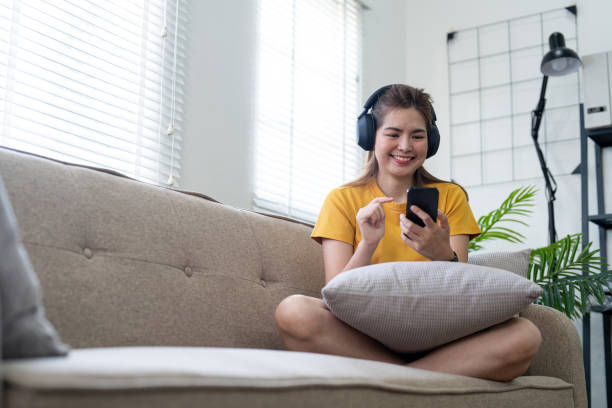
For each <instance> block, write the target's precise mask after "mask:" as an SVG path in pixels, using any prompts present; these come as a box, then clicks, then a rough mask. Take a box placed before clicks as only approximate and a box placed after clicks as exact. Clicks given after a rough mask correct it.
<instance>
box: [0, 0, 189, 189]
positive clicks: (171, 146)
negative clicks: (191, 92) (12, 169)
mask: <svg viewBox="0 0 612 408" xmlns="http://www.w3.org/2000/svg"><path fill="white" fill-rule="evenodd" d="M186 1H187V0H168V1H166V0H141V1H137V0H132V1H123V0H116V1H103V2H99V1H81V0H78V1H77V0H64V1H58V0H48V1H44V0H37V1H35V0H31V1H20V0H7V1H2V2H1V3H0V126H1V130H0V144H1V145H3V146H7V147H11V148H15V149H19V150H25V151H30V152H33V153H37V154H41V155H45V156H49V157H53V158H56V159H59V160H65V161H70V162H77V163H81V164H86V165H91V166H99V167H105V168H110V169H113V170H117V171H120V172H122V173H124V174H127V175H130V176H132V177H135V178H138V179H141V180H144V181H149V182H154V183H160V182H164V183H166V182H170V184H172V181H173V179H177V180H178V178H179V170H180V151H181V146H180V144H181V133H182V132H181V131H182V108H181V106H182V103H183V61H184V58H185V50H184V43H185V32H184V28H185V25H186V15H185V14H186V13H185V12H184V10H185V9H186V5H185V3H186Z"/></svg>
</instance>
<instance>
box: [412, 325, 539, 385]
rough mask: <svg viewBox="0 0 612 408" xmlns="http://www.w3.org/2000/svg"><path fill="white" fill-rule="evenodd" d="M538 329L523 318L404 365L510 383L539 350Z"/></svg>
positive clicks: (522, 372)
mask: <svg viewBox="0 0 612 408" xmlns="http://www.w3.org/2000/svg"><path fill="white" fill-rule="evenodd" d="M540 343H541V334H540V331H539V329H538V328H537V327H536V326H535V325H534V324H533V323H531V322H530V321H529V320H527V319H524V318H512V319H510V320H507V321H506V322H504V323H501V324H498V325H496V326H493V327H490V328H488V329H486V330H483V331H481V332H478V333H475V334H472V335H471V336H467V337H464V338H462V339H459V340H456V341H454V342H452V343H449V344H446V345H444V346H442V347H440V348H438V349H436V350H434V351H432V352H431V353H429V354H427V355H426V356H425V357H423V358H421V359H419V360H416V361H414V362H412V363H409V364H407V365H408V366H409V367H415V368H423V369H426V370H431V371H439V372H443V373H449V374H461V375H467V376H470V377H478V378H484V379H489V380H497V381H510V380H512V379H514V378H516V377H519V376H520V375H522V374H524V373H525V371H526V370H527V368H528V367H529V363H530V362H531V360H532V359H533V357H534V356H535V354H536V353H537V351H538V348H539V347H540Z"/></svg>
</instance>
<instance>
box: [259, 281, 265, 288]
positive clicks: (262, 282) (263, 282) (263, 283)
mask: <svg viewBox="0 0 612 408" xmlns="http://www.w3.org/2000/svg"><path fill="white" fill-rule="evenodd" d="M259 283H260V284H261V286H263V287H264V288H265V287H266V281H265V280H263V279H262V280H260V281H259Z"/></svg>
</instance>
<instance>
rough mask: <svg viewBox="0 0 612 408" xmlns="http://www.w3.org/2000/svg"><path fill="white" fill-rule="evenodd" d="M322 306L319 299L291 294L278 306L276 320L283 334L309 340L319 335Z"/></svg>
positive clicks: (275, 314)
mask: <svg viewBox="0 0 612 408" xmlns="http://www.w3.org/2000/svg"><path fill="white" fill-rule="evenodd" d="M318 309H320V306H319V305H317V299H314V298H310V297H308V296H303V295H291V296H289V297H287V298H285V299H283V301H282V302H280V304H279V305H278V306H277V307H276V311H275V312H274V320H275V322H276V327H277V328H278V331H279V332H280V334H281V336H290V337H292V338H295V339H298V340H308V339H311V338H313V337H314V336H316V335H317V332H318V331H319V328H320V326H321V325H320V324H319V321H320V311H319V310H318Z"/></svg>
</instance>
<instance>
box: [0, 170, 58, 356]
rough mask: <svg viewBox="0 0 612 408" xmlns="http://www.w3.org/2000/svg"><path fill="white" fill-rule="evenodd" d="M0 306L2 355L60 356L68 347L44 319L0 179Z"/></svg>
mask: <svg viewBox="0 0 612 408" xmlns="http://www.w3.org/2000/svg"><path fill="white" fill-rule="evenodd" d="M0 309H1V313H2V330H1V333H2V358H3V359H11V358H25V357H43V356H56V355H64V354H66V353H67V352H68V347H67V346H66V345H65V344H63V343H62V342H61V340H60V339H59V337H58V335H57V333H56V332H55V329H54V328H53V326H52V325H51V323H49V321H48V320H47V319H46V318H45V315H44V310H43V306H42V301H41V293H40V287H39V282H38V278H37V276H36V274H35V273H34V270H33V268H32V265H31V263H30V260H29V258H28V255H27V253H26V250H25V248H24V247H23V244H22V242H21V239H20V237H19V232H18V229H17V220H16V219H15V215H14V213H13V209H12V207H11V204H10V202H9V198H8V195H7V193H6V190H5V189H4V183H3V182H2V178H0Z"/></svg>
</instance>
